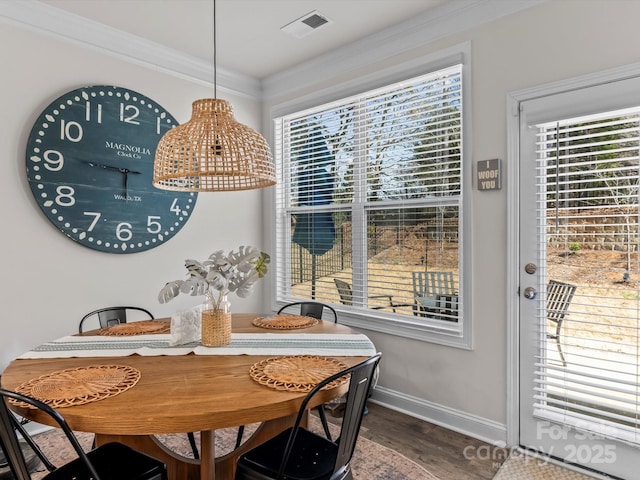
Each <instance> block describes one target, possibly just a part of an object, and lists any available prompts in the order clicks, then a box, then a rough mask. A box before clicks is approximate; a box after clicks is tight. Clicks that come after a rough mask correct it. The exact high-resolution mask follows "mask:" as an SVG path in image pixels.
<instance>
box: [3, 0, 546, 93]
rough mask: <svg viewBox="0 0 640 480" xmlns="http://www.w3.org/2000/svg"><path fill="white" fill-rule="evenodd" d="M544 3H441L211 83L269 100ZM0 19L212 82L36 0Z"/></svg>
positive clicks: (172, 55)
mask: <svg viewBox="0 0 640 480" xmlns="http://www.w3.org/2000/svg"><path fill="white" fill-rule="evenodd" d="M547 1H549V0H510V1H508V2H505V1H501V0H456V1H453V2H447V3H445V4H443V5H441V6H440V7H437V8H435V9H433V10H430V11H428V12H425V13H424V14H422V15H417V16H415V17H414V18H412V19H410V20H408V21H405V22H403V23H400V24H398V25H395V26H393V27H390V28H387V29H384V30H381V31H380V32H377V33H375V34H372V35H369V36H367V37H365V38H363V39H361V40H358V41H356V42H353V43H351V44H349V45H345V46H344V47H341V48H338V49H335V50H333V51H331V52H329V53H326V54H324V55H319V56H318V57H316V58H314V59H313V60H310V61H307V62H303V63H301V64H299V65H297V66H295V67H293V68H290V69H287V70H285V71H282V72H279V73H277V74H274V75H271V76H269V77H266V78H264V79H262V81H261V80H260V79H257V78H253V77H250V76H247V75H242V74H239V73H235V72H232V71H229V70H225V69H223V68H220V67H218V69H217V87H218V88H220V89H221V90H224V91H227V92H230V93H234V94H236V95H242V96H246V97H250V98H253V99H257V100H267V99H271V98H274V97H277V96H278V95H281V94H285V93H287V94H290V93H291V92H292V91H295V90H298V89H300V88H302V87H304V86H305V85H310V84H313V83H316V82H318V81H319V80H322V79H328V78H332V77H335V76H337V75H344V74H345V73H349V72H351V71H355V70H357V69H360V68H363V67H366V66H368V65H371V64H374V63H377V62H381V61H384V60H386V59H388V58H390V57H393V56H395V55H399V54H402V53H404V52H407V51H410V50H412V49H415V48H418V47H420V46H423V45H426V44H428V43H430V42H434V41H436V40H439V39H442V38H445V37H447V36H450V35H452V34H455V33H459V32H462V31H465V30H468V29H470V28H473V27H476V26H479V25H482V24H483V23H486V22H489V21H492V20H496V19H498V18H501V17H504V16H507V15H511V14H513V13H516V12H519V11H521V10H524V9H526V8H530V7H533V6H536V5H538V4H541V3H544V2H547ZM1 23H7V24H13V25H18V26H20V27H22V28H26V29H29V30H31V31H34V32H37V33H40V34H44V35H49V36H52V37H55V38H57V39H61V40H64V41H68V42H71V43H73V44H75V45H77V46H81V47H83V48H89V49H93V50H95V51H98V52H100V53H103V54H108V55H112V56H114V57H117V58H119V59H121V60H125V61H128V62H131V63H134V64H137V65H141V66H145V67H147V68H149V67H150V68H154V69H157V70H160V71H163V72H164V73H167V74H169V75H174V76H177V77H180V78H185V79H187V80H190V81H195V82H196V83H200V84H203V85H207V86H211V87H213V65H212V64H209V63H208V62H205V61H202V60H201V59H198V58H196V57H193V56H189V55H185V54H184V53H182V52H179V51H177V50H174V49H171V48H168V47H164V46H162V45H159V44H157V43H155V42H151V41H149V40H145V39H143V38H140V37H138V36H136V35H132V34H129V33H125V32H122V31H120V30H116V29H114V28H112V27H108V26H106V25H103V24H101V23H99V22H95V21H93V20H89V19H87V18H84V17H81V16H78V15H75V14H72V13H69V12H65V11H64V10H61V9H58V8H55V7H51V6H50V5H47V4H44V3H41V2H39V1H37V0H22V1H13V0H0V24H1Z"/></svg>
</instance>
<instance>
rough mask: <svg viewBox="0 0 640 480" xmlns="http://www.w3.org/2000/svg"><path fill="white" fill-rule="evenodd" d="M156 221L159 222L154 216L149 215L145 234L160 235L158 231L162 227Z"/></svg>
mask: <svg viewBox="0 0 640 480" xmlns="http://www.w3.org/2000/svg"><path fill="white" fill-rule="evenodd" d="M156 220H160V217H157V216H154V215H149V216H148V217H147V232H149V233H152V234H156V233H160V230H162V225H161V224H160V222H158V221H156Z"/></svg>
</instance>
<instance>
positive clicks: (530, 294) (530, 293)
mask: <svg viewBox="0 0 640 480" xmlns="http://www.w3.org/2000/svg"><path fill="white" fill-rule="evenodd" d="M523 294H524V298H528V299H529V300H533V299H534V298H536V295H537V294H538V292H536V289H535V288H533V287H527V288H525V289H524V292H523Z"/></svg>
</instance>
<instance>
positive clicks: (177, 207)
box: [169, 198, 182, 215]
mask: <svg viewBox="0 0 640 480" xmlns="http://www.w3.org/2000/svg"><path fill="white" fill-rule="evenodd" d="M169 210H170V211H172V212H173V213H175V214H176V215H180V214H181V213H182V209H181V208H180V205H178V199H177V198H174V199H173V203H171V208H170V209H169Z"/></svg>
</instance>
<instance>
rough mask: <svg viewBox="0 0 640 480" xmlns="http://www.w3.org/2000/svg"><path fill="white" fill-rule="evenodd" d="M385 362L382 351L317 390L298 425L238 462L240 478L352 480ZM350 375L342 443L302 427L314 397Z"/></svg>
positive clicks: (309, 397) (306, 401) (303, 408)
mask: <svg viewBox="0 0 640 480" xmlns="http://www.w3.org/2000/svg"><path fill="white" fill-rule="evenodd" d="M380 358H381V354H380V353H378V354H376V355H374V356H372V357H370V358H368V359H367V360H365V361H364V362H361V363H359V364H357V365H354V366H352V367H349V368H346V369H344V370H342V371H341V372H339V373H337V374H335V375H331V376H330V377H328V378H326V379H324V380H322V381H321V382H319V383H318V384H317V385H316V386H315V387H313V389H311V391H310V392H309V393H308V394H307V395H306V396H305V398H304V400H303V401H302V405H301V406H300V409H299V410H298V416H297V417H296V421H295V423H294V425H293V427H290V428H288V429H286V430H284V431H283V432H281V433H279V434H278V435H276V436H275V437H273V438H271V439H269V440H267V441H266V442H264V443H262V444H260V445H258V446H257V447H254V448H253V449H251V450H249V451H247V452H245V453H244V454H242V455H241V456H240V457H239V458H238V463H237V468H236V474H235V480H268V479H273V480H281V479H296V480H305V479H314V480H320V479H322V480H347V479H350V480H352V479H353V475H352V473H351V458H352V457H353V452H354V450H355V447H356V442H357V440H358V435H359V432H360V425H361V424H362V417H363V415H364V406H365V402H366V401H367V397H368V396H369V391H370V389H371V385H372V381H373V374H374V371H375V369H376V366H377V365H378V363H379V362H380ZM345 375H349V376H350V378H349V391H348V393H347V404H346V409H345V413H344V418H343V420H342V426H341V428H340V436H339V437H338V440H336V441H335V442H334V441H331V440H329V439H327V438H325V437H323V436H321V435H318V434H316V433H314V432H311V431H309V430H307V429H306V428H303V427H301V426H300V423H301V422H302V419H303V418H304V415H305V413H306V412H307V409H308V407H309V404H310V403H311V402H312V401H313V399H314V397H315V396H316V395H317V394H318V393H319V392H320V391H321V390H322V389H323V388H324V387H325V386H326V385H328V384H329V383H331V382H333V381H335V380H338V379H339V378H341V377H343V376H345Z"/></svg>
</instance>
